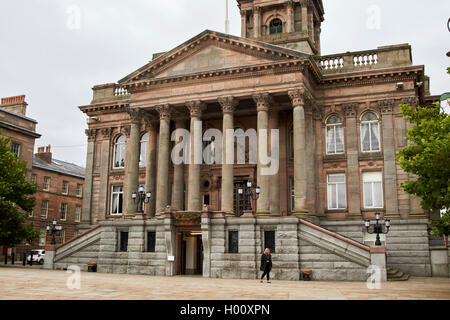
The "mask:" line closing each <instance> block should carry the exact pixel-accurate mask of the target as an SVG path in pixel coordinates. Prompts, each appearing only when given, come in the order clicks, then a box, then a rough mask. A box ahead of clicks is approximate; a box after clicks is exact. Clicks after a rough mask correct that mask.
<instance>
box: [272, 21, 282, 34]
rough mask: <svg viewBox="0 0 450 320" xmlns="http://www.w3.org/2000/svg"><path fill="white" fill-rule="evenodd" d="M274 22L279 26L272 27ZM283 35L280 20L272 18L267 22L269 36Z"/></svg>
mask: <svg viewBox="0 0 450 320" xmlns="http://www.w3.org/2000/svg"><path fill="white" fill-rule="evenodd" d="M274 21H279V22H280V25H278V26H274V25H273V23H274ZM282 33H283V21H282V20H281V19H280V18H273V19H272V20H270V22H269V35H275V34H282Z"/></svg>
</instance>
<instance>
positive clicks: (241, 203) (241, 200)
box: [233, 180, 248, 217]
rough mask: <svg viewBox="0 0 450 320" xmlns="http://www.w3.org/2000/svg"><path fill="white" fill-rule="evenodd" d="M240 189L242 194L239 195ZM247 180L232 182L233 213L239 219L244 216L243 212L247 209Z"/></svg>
mask: <svg viewBox="0 0 450 320" xmlns="http://www.w3.org/2000/svg"><path fill="white" fill-rule="evenodd" d="M239 188H242V190H243V191H244V192H243V193H242V194H239V192H238V189H239ZM246 194H247V180H239V181H235V182H234V196H233V200H234V213H235V214H236V216H238V217H240V216H242V215H243V214H244V210H245V209H246V208H247V205H248V199H247V196H246Z"/></svg>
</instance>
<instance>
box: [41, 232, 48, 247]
mask: <svg viewBox="0 0 450 320" xmlns="http://www.w3.org/2000/svg"><path fill="white" fill-rule="evenodd" d="M40 231H41V233H40V235H39V246H41V247H43V246H45V239H46V236H47V230H46V229H41V230H40Z"/></svg>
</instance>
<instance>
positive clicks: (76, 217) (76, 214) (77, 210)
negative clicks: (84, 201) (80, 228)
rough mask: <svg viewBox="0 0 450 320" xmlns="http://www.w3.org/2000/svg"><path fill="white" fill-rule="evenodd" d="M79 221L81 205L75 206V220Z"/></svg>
mask: <svg viewBox="0 0 450 320" xmlns="http://www.w3.org/2000/svg"><path fill="white" fill-rule="evenodd" d="M80 221H81V207H80V206H76V207H75V222H80Z"/></svg>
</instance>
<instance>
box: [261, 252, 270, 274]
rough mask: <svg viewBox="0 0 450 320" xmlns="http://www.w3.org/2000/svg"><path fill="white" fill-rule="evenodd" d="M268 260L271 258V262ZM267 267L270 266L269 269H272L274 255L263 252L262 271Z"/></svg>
mask: <svg viewBox="0 0 450 320" xmlns="http://www.w3.org/2000/svg"><path fill="white" fill-rule="evenodd" d="M267 260H269V262H267ZM266 267H269V270H271V269H272V255H271V254H269V255H268V256H266V254H265V253H263V254H262V256H261V267H260V269H261V271H264V270H266Z"/></svg>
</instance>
